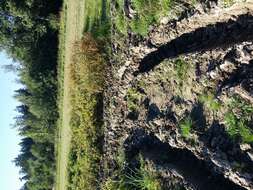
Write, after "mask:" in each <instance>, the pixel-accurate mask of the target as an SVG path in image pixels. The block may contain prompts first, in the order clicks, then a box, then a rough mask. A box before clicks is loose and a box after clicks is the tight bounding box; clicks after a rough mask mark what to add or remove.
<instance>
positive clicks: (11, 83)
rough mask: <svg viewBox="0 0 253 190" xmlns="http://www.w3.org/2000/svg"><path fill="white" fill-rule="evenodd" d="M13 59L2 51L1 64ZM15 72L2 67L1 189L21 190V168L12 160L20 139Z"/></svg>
mask: <svg viewBox="0 0 253 190" xmlns="http://www.w3.org/2000/svg"><path fill="white" fill-rule="evenodd" d="M10 63H11V60H10V59H8V58H7V57H6V55H5V54H4V53H1V52H0V66H2V65H4V64H10ZM16 79H17V78H16V76H15V73H10V72H9V73H6V72H5V71H4V70H3V69H2V68H1V67H0V94H1V95H0V122H1V126H0V155H1V156H0V177H1V179H0V189H1V190H19V189H20V187H21V186H22V184H21V182H20V180H19V177H20V176H19V168H17V167H16V166H15V165H14V163H13V162H12V161H13V159H14V158H15V157H16V156H17V155H18V153H19V149H20V148H19V145H18V144H19V141H20V138H19V137H18V134H17V131H16V129H14V128H13V127H12V126H11V124H14V119H13V118H14V117H15V115H17V113H16V112H15V107H16V106H17V105H18V102H17V101H16V100H15V99H14V98H13V95H14V91H15V90H17V89H18V88H19V85H18V84H17V83H16V82H15V80H16Z"/></svg>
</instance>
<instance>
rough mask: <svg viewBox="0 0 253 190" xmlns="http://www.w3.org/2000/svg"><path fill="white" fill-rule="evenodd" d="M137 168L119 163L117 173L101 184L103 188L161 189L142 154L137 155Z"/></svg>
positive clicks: (126, 189)
mask: <svg viewBox="0 0 253 190" xmlns="http://www.w3.org/2000/svg"><path fill="white" fill-rule="evenodd" d="M139 163H140V167H139V168H134V169H131V168H129V167H127V168H123V167H124V166H123V165H120V166H121V167H120V168H119V171H117V172H116V173H117V175H116V176H114V177H113V179H112V178H109V179H108V180H107V181H106V182H105V183H104V185H103V187H102V189H103V190H119V189H122V190H132V189H135V190H161V189H162V186H161V182H160V180H159V179H158V176H157V175H156V174H155V173H154V172H153V171H151V169H150V168H149V167H148V166H147V164H146V163H145V161H144V159H143V157H142V156H139Z"/></svg>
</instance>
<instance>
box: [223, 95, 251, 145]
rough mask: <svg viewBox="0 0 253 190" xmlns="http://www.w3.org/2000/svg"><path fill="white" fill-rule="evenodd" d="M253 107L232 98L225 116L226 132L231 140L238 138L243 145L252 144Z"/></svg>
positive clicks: (237, 98) (239, 99)
mask: <svg viewBox="0 0 253 190" xmlns="http://www.w3.org/2000/svg"><path fill="white" fill-rule="evenodd" d="M252 114H253V106H252V105H250V104H248V103H247V102H246V101H244V100H242V99H241V98H239V97H233V98H232V99H231V102H230V103H229V109H228V112H227V113H226V114H225V117H224V123H225V125H226V131H227V133H228V135H229V136H230V137H231V138H232V139H234V140H235V139H238V138H240V139H241V141H242V142H244V143H253V130H252V129H251V128H250V127H249V124H250V123H251V122H252Z"/></svg>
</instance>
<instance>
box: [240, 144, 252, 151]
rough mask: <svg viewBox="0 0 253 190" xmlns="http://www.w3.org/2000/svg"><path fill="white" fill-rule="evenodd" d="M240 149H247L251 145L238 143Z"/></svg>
mask: <svg viewBox="0 0 253 190" xmlns="http://www.w3.org/2000/svg"><path fill="white" fill-rule="evenodd" d="M240 149H241V150H242V151H247V150H250V149H251V146H250V145H249V144H240Z"/></svg>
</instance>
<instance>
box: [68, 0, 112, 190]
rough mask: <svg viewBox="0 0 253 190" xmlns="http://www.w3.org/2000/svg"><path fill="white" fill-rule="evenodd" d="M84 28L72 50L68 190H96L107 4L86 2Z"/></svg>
mask: <svg viewBox="0 0 253 190" xmlns="http://www.w3.org/2000/svg"><path fill="white" fill-rule="evenodd" d="M85 8H86V9H85V11H86V13H85V16H84V22H85V28H84V34H83V37H82V39H81V40H80V41H78V42H76V43H75V45H74V48H73V50H72V51H73V57H72V62H71V65H70V75H71V76H70V77H71V107H72V110H71V122H70V126H71V131H72V140H71V149H70V153H69V163H68V189H70V190H72V189H73V190H78V189H80V190H85V189H87V190H90V189H96V187H98V186H99V184H98V180H97V179H98V175H99V171H100V161H101V156H102V140H103V121H102V119H103V90H104V72H105V67H106V60H107V56H108V51H107V49H106V45H107V43H108V41H109V40H110V39H109V37H110V36H109V34H110V33H109V31H110V30H109V29H110V22H109V20H108V10H109V4H108V2H107V1H100V3H99V4H97V3H95V1H92V0H89V1H85Z"/></svg>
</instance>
